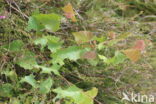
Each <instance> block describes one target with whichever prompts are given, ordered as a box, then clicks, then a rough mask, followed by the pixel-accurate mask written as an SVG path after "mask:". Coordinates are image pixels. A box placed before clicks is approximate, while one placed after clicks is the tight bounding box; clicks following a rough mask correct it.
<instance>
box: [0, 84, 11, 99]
mask: <svg viewBox="0 0 156 104" xmlns="http://www.w3.org/2000/svg"><path fill="white" fill-rule="evenodd" d="M12 96H13V87H12V85H11V84H8V83H7V84H2V85H0V97H12Z"/></svg>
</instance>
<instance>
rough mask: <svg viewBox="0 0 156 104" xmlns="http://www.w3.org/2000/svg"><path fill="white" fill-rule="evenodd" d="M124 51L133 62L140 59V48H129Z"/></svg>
mask: <svg viewBox="0 0 156 104" xmlns="http://www.w3.org/2000/svg"><path fill="white" fill-rule="evenodd" d="M123 53H124V54H125V55H126V56H127V57H128V58H129V59H130V60H131V61H133V62H136V61H138V60H139V58H140V56H141V52H140V50H138V49H127V50H124V51H123Z"/></svg>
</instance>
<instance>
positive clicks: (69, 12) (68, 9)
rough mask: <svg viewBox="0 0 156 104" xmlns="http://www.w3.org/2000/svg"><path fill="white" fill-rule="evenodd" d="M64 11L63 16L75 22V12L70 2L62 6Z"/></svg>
mask: <svg viewBox="0 0 156 104" xmlns="http://www.w3.org/2000/svg"><path fill="white" fill-rule="evenodd" d="M62 9H63V11H64V13H65V16H66V17H67V18H70V19H71V20H72V21H73V22H76V21H77V20H76V17H75V12H74V10H73V7H72V5H71V4H70V3H68V4H67V5H66V6H65V7H64V8H62Z"/></svg>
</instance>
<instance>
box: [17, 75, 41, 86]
mask: <svg viewBox="0 0 156 104" xmlns="http://www.w3.org/2000/svg"><path fill="white" fill-rule="evenodd" d="M20 82H21V83H23V82H26V83H28V84H30V85H31V86H32V87H34V88H37V87H38V85H37V82H36V80H35V79H34V75H32V74H31V75H29V76H25V77H24V78H22V79H21V81H20Z"/></svg>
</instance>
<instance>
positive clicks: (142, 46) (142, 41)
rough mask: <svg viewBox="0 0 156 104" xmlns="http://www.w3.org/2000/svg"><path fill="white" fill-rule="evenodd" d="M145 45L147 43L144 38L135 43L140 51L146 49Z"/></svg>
mask: <svg viewBox="0 0 156 104" xmlns="http://www.w3.org/2000/svg"><path fill="white" fill-rule="evenodd" d="M145 47H146V45H145V42H144V40H137V41H136V43H135V46H134V48H135V49H138V50H140V51H143V50H144V49H145Z"/></svg>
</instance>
